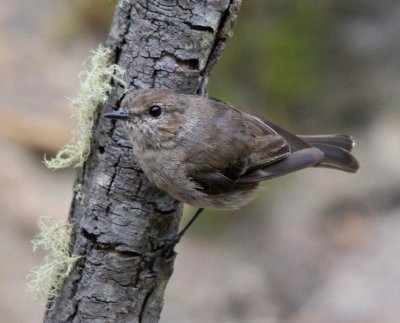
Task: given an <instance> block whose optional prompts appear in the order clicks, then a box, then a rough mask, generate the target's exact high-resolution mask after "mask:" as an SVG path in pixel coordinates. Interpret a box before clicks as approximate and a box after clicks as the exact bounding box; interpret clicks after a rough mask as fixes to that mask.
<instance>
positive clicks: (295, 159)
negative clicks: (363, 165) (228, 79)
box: [104, 89, 359, 213]
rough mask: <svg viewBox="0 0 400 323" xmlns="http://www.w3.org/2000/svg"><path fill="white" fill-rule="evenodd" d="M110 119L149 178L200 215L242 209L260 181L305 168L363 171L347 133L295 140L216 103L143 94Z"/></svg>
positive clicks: (127, 101) (157, 93)
mask: <svg viewBox="0 0 400 323" xmlns="http://www.w3.org/2000/svg"><path fill="white" fill-rule="evenodd" d="M104 117H107V118H112V119H119V120H123V121H124V125H125V129H126V133H127V135H128V136H129V138H130V140H131V142H132V145H133V148H134V151H135V153H136V156H137V158H138V160H139V163H140V165H141V167H142V168H143V171H144V172H145V173H146V175H147V177H148V178H149V180H150V181H151V182H153V183H154V184H155V185H156V186H158V187H159V188H161V189H163V190H165V191H167V192H168V193H169V194H171V195H172V196H174V197H175V198H176V199H178V200H180V201H182V202H185V203H187V204H189V205H192V206H196V207H199V208H201V209H200V210H199V212H198V213H200V212H201V210H202V208H218V209H235V208H238V207H241V206H243V205H244V204H247V203H248V202H249V201H250V200H251V199H253V198H254V197H255V193H256V190H257V187H258V186H259V183H260V182H261V181H264V180H268V179H271V178H274V177H277V176H281V175H285V174H288V173H291V172H294V171H297V170H300V169H303V168H307V167H328V168H333V169H338V170H343V171H346V172H356V171H357V170H358V169H359V163H358V162H357V160H356V159H355V158H354V157H353V156H352V155H351V153H350V151H351V149H352V148H353V146H354V141H353V139H352V138H351V137H350V136H348V135H341V134H335V135H316V136H296V135H294V134H291V133H290V132H288V131H286V130H284V129H282V128H281V127H279V126H277V125H275V124H273V123H272V122H270V121H266V120H263V119H260V118H258V117H256V116H253V115H251V114H248V113H246V112H243V111H241V110H239V109H237V108H235V107H234V106H232V105H230V104H229V103H226V102H222V101H219V100H215V99H212V98H205V97H201V96H195V95H184V94H176V93H173V92H168V91H162V90H157V89H146V90H136V91H132V92H130V93H128V94H127V95H126V96H125V98H124V99H123V101H122V104H121V107H120V108H119V109H118V110H116V111H112V112H108V113H106V114H104Z"/></svg>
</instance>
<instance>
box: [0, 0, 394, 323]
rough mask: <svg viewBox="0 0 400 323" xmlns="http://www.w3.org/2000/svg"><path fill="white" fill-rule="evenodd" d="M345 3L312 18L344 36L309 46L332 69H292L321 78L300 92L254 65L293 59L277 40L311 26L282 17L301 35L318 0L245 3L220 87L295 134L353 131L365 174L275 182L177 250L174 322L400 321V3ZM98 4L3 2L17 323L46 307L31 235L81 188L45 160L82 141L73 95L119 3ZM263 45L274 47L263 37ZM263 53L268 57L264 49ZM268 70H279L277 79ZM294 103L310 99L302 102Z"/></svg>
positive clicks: (0, 170)
mask: <svg viewBox="0 0 400 323" xmlns="http://www.w3.org/2000/svg"><path fill="white" fill-rule="evenodd" d="M337 2H338V3H339V4H336V1H331V2H329V3H330V5H329V6H328V7H324V8H319V9H316V10H317V11H315V12H314V15H313V16H311V17H309V19H314V18H315V17H322V18H318V19H317V20H315V23H313V24H311V27H310V26H306V27H304V28H305V29H304V30H305V31H304V32H305V34H306V35H309V34H310V33H311V32H312V30H313V29H312V28H315V26H317V27H318V28H324V34H323V36H324V37H328V36H329V37H330V38H329V43H328V44H326V43H325V42H326V40H325V39H322V36H321V35H320V33H319V32H318V33H315V35H314V36H315V37H316V38H315V39H314V40H311V39H309V40H310V44H312V47H311V48H310V49H307V50H308V51H306V52H305V53H306V55H305V56H307V55H308V56H309V54H307V53H313V51H315V50H316V49H315V48H316V47H318V48H319V49H318V50H319V51H320V52H319V53H320V55H319V56H318V55H316V56H315V57H316V58H315V60H317V61H318V62H319V67H318V69H317V70H314V65H312V64H311V65H310V63H309V62H308V63H307V61H302V62H303V63H304V64H305V65H304V64H303V65H304V66H305V67H304V66H303V65H301V66H303V67H302V68H303V70H301V73H298V74H296V73H295V72H293V71H292V72H291V73H294V74H293V75H292V76H291V78H292V79H293V78H298V80H297V81H296V82H297V83H300V82H301V81H302V78H303V77H307V76H309V74H312V73H314V74H312V75H313V77H314V80H311V81H309V82H308V81H307V82H308V83H307V84H310V85H308V86H307V87H306V86H305V85H304V87H303V88H302V90H301V91H300V89H296V90H291V89H290V87H288V88H287V89H286V90H284V89H283V84H287V82H286V80H284V79H282V80H279V79H278V75H276V74H275V75H276V76H274V74H273V73H272V75H269V76H268V78H266V79H265V80H263V79H261V78H262V76H259V77H260V79H257V77H256V76H251V75H248V73H250V70H251V63H252V61H253V59H252V58H249V57H248V56H246V55H251V53H255V55H259V56H261V57H259V59H260V62H268V61H272V60H273V61H274V62H277V63H276V65H279V64H278V63H279V60H278V58H279V57H280V56H279V55H280V54H279V53H280V52H279V51H278V56H279V57H278V58H273V56H272V55H273V53H274V50H272V51H270V50H269V49H268V48H270V47H271V46H273V45H274V44H278V46H276V47H271V48H275V51H276V48H278V49H279V48H280V47H279V46H281V43H279V42H283V44H286V43H285V41H286V42H288V43H289V42H290V41H291V39H292V38H296V39H298V38H299V37H300V36H301V35H300V36H299V37H298V36H297V35H296V37H293V36H292V38H290V37H289V36H290V35H291V34H290V33H291V32H295V31H296V30H298V29H299V28H297V27H295V28H292V27H291V28H287V27H286V25H285V24H283V23H282V21H284V22H285V23H287V24H288V25H289V26H291V23H292V21H297V20H299V17H300V18H301V19H303V20H304V19H306V17H308V16H304V13H302V11H301V10H303V9H304V8H305V9H304V10H305V12H307V8H308V7H307V1H305V0H301V1H299V3H303V5H304V6H305V7H304V8H303V9H302V8H300V9H299V11H293V10H292V7H291V6H289V7H287V6H286V7H285V6H281V7H280V6H279V5H277V4H276V3H277V2H276V1H272V0H270V1H267V2H265V4H264V2H263V1H254V2H251V4H250V3H246V4H245V6H244V8H243V13H242V16H241V19H240V21H239V25H238V28H237V33H236V37H235V38H233V39H232V40H231V41H230V45H229V44H228V49H227V52H226V53H224V55H223V57H222V59H221V64H220V66H218V70H217V71H216V73H215V74H216V75H215V76H214V79H213V80H211V87H212V88H211V93H212V94H213V95H217V96H219V97H220V98H221V99H229V100H230V101H231V102H232V103H240V105H242V106H243V107H247V106H249V110H252V111H253V112H255V111H256V107H258V109H259V110H258V112H257V113H259V114H260V115H266V116H268V115H273V116H274V117H275V118H276V119H278V120H280V121H281V122H283V123H286V124H287V125H290V127H291V128H292V129H297V130H303V132H307V133H312V132H313V131H315V132H320V131H324V130H325V131H327V132H334V131H336V130H338V131H346V132H350V133H352V134H353V135H354V136H355V138H356V140H357V144H358V145H357V147H356V150H355V151H356V155H357V156H358V157H359V159H360V161H361V163H362V169H361V171H360V173H359V174H358V175H349V174H342V173H338V172H334V171H329V170H306V171H303V172H301V173H299V174H297V175H290V176H287V177H285V178H282V179H276V180H274V181H271V182H269V183H266V184H265V185H264V187H265V188H264V189H263V190H262V192H261V194H260V196H259V198H258V199H257V201H256V202H255V203H253V204H252V205H250V206H249V207H246V208H245V209H243V210H241V211H240V212H236V213H232V212H222V213H221V214H216V213H212V212H207V213H206V214H205V215H204V216H203V217H202V218H201V219H200V220H199V222H198V223H196V226H195V228H194V229H193V230H192V231H190V232H189V233H188V234H187V235H186V236H185V239H184V240H183V241H182V243H180V245H179V246H178V248H177V249H178V253H179V255H178V258H177V261H176V266H175V273H174V275H173V277H172V279H171V281H170V284H169V286H168V289H167V296H166V299H165V308H164V311H163V313H162V319H161V322H164V323H169V322H174V323H181V322H182V323H183V322H194V323H196V322H252V323H253V322H254V323H257V322H274V323H275V322H280V323H281V322H282V323H303V322H304V323H314V322H315V323H317V322H318V323H322V322H324V323H326V322H328V323H329V322H339V323H347V322H349V323H350V322H351V323H358V322H360V323H361V322H362V323H392V322H393V323H397V322H399V321H400V258H399V256H398V255H399V254H400V235H399V234H398V231H399V227H400V172H399V160H400V149H399V145H400V113H399V107H398V102H400V91H399V86H400V55H399V54H400V32H399V31H400V19H399V18H400V4H398V3H396V2H395V1H389V0H385V1H382V2H380V3H379V5H378V4H377V5H373V4H371V3H369V4H366V3H365V2H362V1H360V2H359V1H350V2H348V4H346V5H343V4H340V2H339V1H337ZM91 3H92V2H91V1H89V0H85V1H81V2H79V1H72V2H67V1H60V2H54V1H50V0H37V1H34V2H27V1H23V0H0V5H1V10H0V69H1V71H2V78H1V81H0V113H1V118H0V151H1V158H0V183H1V187H0V207H1V216H0V245H1V247H0V259H1V261H2V266H0V313H1V314H2V319H1V321H4V322H10V323H13V322H40V321H41V317H42V312H43V302H38V301H34V300H33V299H32V297H31V296H30V295H28V294H27V292H26V279H25V277H26V275H27V273H28V272H29V270H30V269H31V268H32V267H33V266H35V265H38V264H39V262H40V260H41V257H42V256H43V255H41V254H33V253H32V252H31V245H30V240H31V239H32V237H33V235H34V234H35V232H36V227H35V225H36V221H37V218H38V217H40V216H42V215H46V216H52V217H56V218H59V219H65V218H66V217H67V214H68V208H69V203H70V199H71V190H72V182H73V179H74V172H73V170H66V171H58V172H53V171H49V170H47V169H46V168H45V167H44V165H43V163H42V159H43V154H44V153H47V154H52V153H54V152H55V151H56V149H57V148H58V147H60V146H62V145H63V144H64V143H66V142H67V141H68V138H69V137H70V131H71V129H72V127H73V120H71V119H70V114H71V113H70V111H69V110H68V108H67V106H68V100H67V99H66V97H71V96H74V95H75V93H76V92H77V89H78V85H79V84H78V83H79V82H78V74H79V72H80V71H81V65H82V62H83V61H84V60H85V59H86V58H87V56H88V54H89V51H90V50H91V49H92V48H93V47H95V46H96V44H97V43H98V42H99V41H101V40H103V39H104V38H105V33H106V29H107V27H106V26H107V24H108V22H107V21H106V20H107V19H109V13H110V11H111V10H110V9H111V6H112V4H111V3H110V2H107V1H106V2H105V3H106V5H105V6H104V8H103V10H101V12H104V16H103V15H101V16H100V18H99V17H98V15H97V14H96V15H94V14H93V10H91V7H90V5H91ZM103 5H104V4H103ZM253 6H254V7H253ZM257 6H259V7H260V6H263V8H264V11H262V10H259V8H257ZM254 8H256V9H254ZM291 10H292V11H291ZM296 10H297V9H296ZM318 10H319V11H318ZM254 11H257V14H258V16H257V17H254V18H253V19H252V18H251V17H253V16H251V15H253V14H254ZM287 12H289V13H290V14H288V13H287ZM293 12H294V13H293ZM106 17H108V18H106ZM246 19H247V20H246ZM257 19H260V21H266V22H269V25H265V26H263V28H265V30H269V31H271V30H272V32H271V33H269V34H266V35H265V39H266V43H267V44H269V45H268V46H267V47H268V48H266V49H264V48H261V47H258V48H257V47H256V48H255V49H254V48H249V46H252V44H253V43H255V42H256V40H254V41H252V42H251V43H249V42H248V43H247V44H244V45H243V43H241V42H243V41H244V38H247V37H246V33H247V34H248V32H249V31H248V30H246V28H249V24H250V21H252V22H253V23H254V21H257ZM296 19H297V20H296ZM301 19H300V22H301ZM321 19H322V20H321ZM321 21H322V22H321ZM295 26H297V25H295ZM299 26H300V27H301V26H303V25H301V24H300V25H299ZM258 28H261V27H258ZM310 28H311V29H310ZM263 30H264V29H263ZM282 30H283V31H284V32H283V31H282ZM287 30H288V31H287ZM321 30H322V29H321ZM274 32H275V33H274ZM296 32H297V31H296ZM277 35H278V36H279V35H280V37H281V38H279V37H278V36H277ZM282 35H283V36H282ZM288 35H289V36H288ZM303 36H304V35H303ZM258 37H259V38H258V41H260V42H262V39H263V38H262V37H264V36H263V34H262V32H261V30H260V34H259V35H258ZM260 37H261V39H260ZM248 38H250V40H251V37H248ZM268 39H269V40H268ZM277 39H278V40H279V41H278V40H277ZM301 39H303V38H301ZM307 39H308V38H304V41H303V42H305V41H306V40H307ZM272 40H273V41H272ZM237 44H239V45H237ZM240 44H242V45H240ZM271 44H272V45H271ZM321 44H323V46H322V45H321ZM258 46H260V45H258ZM274 46H275V45H274ZM296 46H297V45H296V44H295V46H294V48H297V47H296ZM310 46H311V45H310ZM320 47H321V48H320ZM244 48H245V49H246V50H244ZM283 48H290V46H289V47H287V46H286V45H285V46H283ZM263 50H266V53H267V54H266V56H262V55H260V54H257V53H261V52H262V51H263ZM240 51H242V52H240ZM238 52H239V54H238ZM243 52H244V53H245V54H243ZM299 55H300V54H299ZM269 57H271V60H269ZM318 57H319V58H318ZM238 62H243V63H244V67H241V66H238ZM259 64H262V63H259ZM263 64H264V63H263ZM265 64H266V63H265ZM307 64H309V65H307ZM232 66H233V67H235V68H233V67H232ZM307 66H308V67H307ZM256 67H257V65H256ZM246 68H247V69H248V71H247V74H245V75H241V73H242V72H243V70H246ZM262 68H265V69H266V70H265V73H266V74H268V71H269V70H270V69H271V70H273V71H276V70H277V67H274V69H272V67H270V66H264V65H262V66H260V67H259V69H262ZM295 70H296V69H295ZM278 72H279V71H278ZM278 72H275V73H278ZM235 73H236V74H235ZM282 73H283V74H285V73H284V72H282ZM288 73H289V72H288ZM278 74H279V73H278ZM246 77H249V78H250V79H249V80H247V79H246ZM317 77H318V78H319V77H320V78H321V79H317V82H316V81H315V78H317ZM277 79H278V80H277ZM264 81H265V84H266V85H268V84H269V85H268V88H266V90H265V91H264V88H263V86H264V83H263V82H264ZM251 82H253V83H254V84H253V85H252V84H250V85H249V83H251ZM279 82H281V83H279ZM266 85H265V86H266ZM295 85H296V83H295V84H294V86H295ZM238 87H240V88H238ZM276 87H278V89H279V90H274V89H276ZM268 91H270V92H271V93H269V94H268ZM296 91H297V92H296ZM264 92H266V93H267V97H264V95H265V93H264ZM272 92H273V93H275V94H273V93H272ZM288 93H289V94H290V93H295V94H296V93H297V94H296V95H294V94H293V97H291V98H290V100H289V99H288V96H289V94H288ZM264 102H268V103H269V105H267V106H268V109H264ZM272 103H273V104H272ZM260 109H261V110H260ZM263 109H264V110H263ZM282 111H285V112H282ZM304 130H306V131H304ZM189 212H192V211H191V210H189Z"/></svg>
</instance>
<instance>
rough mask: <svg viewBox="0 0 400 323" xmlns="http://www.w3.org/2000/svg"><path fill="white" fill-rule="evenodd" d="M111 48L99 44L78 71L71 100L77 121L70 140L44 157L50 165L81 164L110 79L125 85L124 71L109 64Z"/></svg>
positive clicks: (87, 153)
mask: <svg viewBox="0 0 400 323" xmlns="http://www.w3.org/2000/svg"><path fill="white" fill-rule="evenodd" d="M110 54H111V50H110V49H108V48H106V47H103V46H102V45H100V46H99V47H98V48H97V49H96V50H95V51H93V56H92V58H91V60H90V66H89V70H87V71H84V72H83V73H82V76H83V81H82V82H81V88H80V92H79V93H78V95H77V97H76V98H75V99H72V100H71V105H72V107H73V109H74V112H75V115H76V119H77V124H76V128H75V131H74V139H73V141H72V143H70V144H68V145H66V146H65V147H64V148H63V149H62V150H61V151H59V152H58V153H57V155H56V157H54V158H52V159H50V160H47V159H46V158H45V161H44V162H45V164H46V166H47V167H49V168H52V169H60V168H65V167H69V166H74V167H78V166H82V165H83V164H84V162H85V161H86V159H87V157H88V156H89V153H90V143H91V140H92V135H93V134H92V129H93V125H94V119H95V115H96V111H97V107H98V105H99V104H100V103H105V102H106V101H107V99H108V95H109V92H110V91H111V90H112V84H111V80H112V79H113V80H114V81H116V82H118V83H120V84H121V85H122V87H123V88H124V90H125V89H126V88H127V85H126V83H125V81H124V80H123V75H124V71H123V70H122V69H121V68H120V67H119V66H118V65H116V64H109V56H110Z"/></svg>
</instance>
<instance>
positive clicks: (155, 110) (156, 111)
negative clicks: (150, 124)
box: [149, 105, 162, 118]
mask: <svg viewBox="0 0 400 323" xmlns="http://www.w3.org/2000/svg"><path fill="white" fill-rule="evenodd" d="M161 113H162V109H161V107H160V106H159V105H152V106H151V107H150V108H149V114H150V115H151V116H152V117H153V118H158V117H159V116H160V115H161Z"/></svg>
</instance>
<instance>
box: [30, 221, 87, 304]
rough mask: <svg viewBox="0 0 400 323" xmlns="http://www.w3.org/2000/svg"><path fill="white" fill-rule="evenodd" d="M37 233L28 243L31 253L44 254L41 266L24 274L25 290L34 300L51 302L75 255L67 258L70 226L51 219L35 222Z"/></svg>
mask: <svg viewBox="0 0 400 323" xmlns="http://www.w3.org/2000/svg"><path fill="white" fill-rule="evenodd" d="M38 227H39V234H38V235H37V236H36V237H35V238H34V239H33V240H32V245H33V250H34V251H36V250H37V249H38V248H42V249H44V250H46V251H47V252H48V255H47V256H46V257H45V259H44V263H43V264H42V265H41V266H39V267H36V268H34V269H32V271H31V273H30V274H29V275H28V280H29V283H28V289H29V291H30V292H31V293H32V294H33V295H34V296H35V297H36V298H45V297H46V296H47V297H48V299H49V300H51V299H54V298H55V297H56V296H57V295H58V292H59V290H60V288H61V286H62V284H63V282H64V280H65V278H67V277H68V275H69V273H70V271H71V270H72V268H73V266H74V264H75V262H76V261H77V260H78V259H79V258H80V257H79V256H74V255H70V251H69V247H70V242H71V233H72V224H71V223H68V222H67V223H59V222H57V221H56V220H54V219H51V218H41V219H39V222H38Z"/></svg>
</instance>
